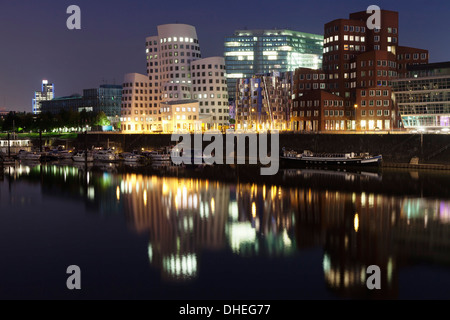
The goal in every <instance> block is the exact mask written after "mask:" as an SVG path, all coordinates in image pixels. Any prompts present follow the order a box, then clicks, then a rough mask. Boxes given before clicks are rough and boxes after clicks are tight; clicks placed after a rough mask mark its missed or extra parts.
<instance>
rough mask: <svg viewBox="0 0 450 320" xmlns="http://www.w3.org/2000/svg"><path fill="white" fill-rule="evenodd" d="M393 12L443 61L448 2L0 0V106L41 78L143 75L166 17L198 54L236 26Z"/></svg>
mask: <svg viewBox="0 0 450 320" xmlns="http://www.w3.org/2000/svg"><path fill="white" fill-rule="evenodd" d="M72 4H75V5H78V6H79V7H80V8H81V27H82V29H81V30H73V31H71V30H68V29H67V28H66V20H67V18H68V17H69V15H68V14H67V13H66V9H67V7H68V6H69V5H72ZM372 4H375V5H378V6H379V7H381V8H382V9H386V10H393V11H398V12H399V15H400V26H399V39H400V45H404V46H412V47H418V48H424V49H428V50H430V62H440V61H448V60H450V54H449V53H450V35H449V33H448V32H449V30H450V19H449V18H448V17H449V13H450V2H449V1H446V0H428V1H418V0H410V1H394V0H391V1H384V0H383V1H378V0H377V1H374V0H370V1H365V0H341V1H339V0H334V1H333V0H316V1H302V0H277V1H275V0H272V1H268V0H259V1H245V0H240V1H236V0H227V1H220V2H219V1H216V0H191V1H179V0H171V1H153V0H146V1H144V0H128V1H123V0H121V1H119V0H71V1H65V0H39V1H36V0H17V1H12V0H1V2H0V108H2V107H3V108H6V109H7V110H18V111H31V100H32V98H33V93H34V91H35V90H38V89H39V88H40V83H41V80H42V79H48V80H49V81H51V82H53V83H55V91H56V96H65V95H70V94H72V93H82V90H83V89H86V88H95V87H98V86H99V85H100V84H102V83H104V82H107V83H114V82H115V83H116V84H121V82H122V78H123V75H124V74H125V73H128V72H140V73H145V70H146V67H145V63H146V61H145V37H147V36H151V35H156V33H157V30H156V27H157V25H159V24H166V23H176V22H179V23H186V24H191V25H193V26H195V27H196V29H197V34H198V36H199V41H200V47H201V50H202V56H203V57H208V56H216V55H223V40H224V37H225V36H227V35H232V34H233V32H234V30H236V29H244V28H246V27H247V28H248V29H258V28H259V29H270V28H274V27H275V28H280V29H281V28H288V29H292V30H298V31H304V32H310V33H318V34H323V25H324V24H325V23H326V22H329V21H332V20H334V19H339V18H348V15H349V13H351V12H357V11H363V10H366V8H367V7H368V6H369V5H372Z"/></svg>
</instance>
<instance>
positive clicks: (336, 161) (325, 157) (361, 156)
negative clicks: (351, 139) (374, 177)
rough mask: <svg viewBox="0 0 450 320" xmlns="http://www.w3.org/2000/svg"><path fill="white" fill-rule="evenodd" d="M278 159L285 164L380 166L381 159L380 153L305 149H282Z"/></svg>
mask: <svg viewBox="0 0 450 320" xmlns="http://www.w3.org/2000/svg"><path fill="white" fill-rule="evenodd" d="M280 160H281V161H282V163H284V164H285V165H288V166H289V165H300V166H338V167H350V166H358V167H359V166H368V167H372V166H380V165H381V163H382V161H383V156H382V155H370V154H369V153H367V152H364V153H355V152H348V153H313V152H311V151H309V150H305V151H304V152H303V153H297V152H295V151H286V150H283V151H282V154H281V156H280Z"/></svg>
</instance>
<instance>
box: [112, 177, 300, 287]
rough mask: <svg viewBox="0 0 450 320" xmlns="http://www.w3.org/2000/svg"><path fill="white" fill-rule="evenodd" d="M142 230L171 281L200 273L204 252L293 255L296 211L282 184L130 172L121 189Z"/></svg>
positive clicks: (131, 215) (128, 211)
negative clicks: (231, 182)
mask: <svg viewBox="0 0 450 320" xmlns="http://www.w3.org/2000/svg"><path fill="white" fill-rule="evenodd" d="M117 188H118V189H117V197H118V198H120V199H121V200H123V201H124V207H125V213H126V215H127V217H128V219H129V221H130V222H132V225H133V228H135V230H136V231H137V232H138V233H143V232H149V235H150V243H149V249H148V250H149V252H148V254H149V258H150V261H151V263H152V265H155V266H157V267H158V268H161V269H162V273H163V277H164V278H166V279H169V280H189V279H193V278H195V277H196V276H197V270H198V263H199V262H198V259H199V252H200V251H201V250H203V249H210V250H220V249H225V248H226V246H227V243H228V244H229V246H230V247H231V250H232V251H233V252H234V253H237V254H239V255H244V256H248V255H259V254H268V255H276V254H279V253H285V254H286V253H291V252H292V251H293V250H290V249H292V248H293V246H292V243H293V240H292V239H291V238H292V234H291V232H289V230H291V227H292V225H293V221H292V217H293V212H292V211H291V210H290V207H289V200H288V198H286V197H284V194H283V192H284V191H283V190H282V189H281V188H277V187H275V186H274V187H266V186H257V185H255V184H252V185H242V186H239V187H238V189H237V191H236V189H235V188H234V186H230V185H225V184H223V183H219V182H210V181H208V180H197V179H176V178H157V177H155V176H153V177H145V176H141V175H135V174H129V175H125V176H123V180H122V181H121V182H120V185H119V186H118V187H117Z"/></svg>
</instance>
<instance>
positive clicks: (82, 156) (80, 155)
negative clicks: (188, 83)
mask: <svg viewBox="0 0 450 320" xmlns="http://www.w3.org/2000/svg"><path fill="white" fill-rule="evenodd" d="M72 159H73V161H75V162H85V161H87V162H93V161H94V156H93V155H92V154H91V153H89V152H88V153H87V155H86V152H77V153H75V154H74V155H73V157H72Z"/></svg>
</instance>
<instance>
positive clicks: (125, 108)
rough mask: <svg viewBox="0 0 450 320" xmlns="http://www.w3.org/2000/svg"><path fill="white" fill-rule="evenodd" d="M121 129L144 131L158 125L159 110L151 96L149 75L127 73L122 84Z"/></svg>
mask: <svg viewBox="0 0 450 320" xmlns="http://www.w3.org/2000/svg"><path fill="white" fill-rule="evenodd" d="M122 87H123V89H122V109H121V115H120V122H121V129H122V131H123V132H126V133H144V132H150V131H152V130H155V128H157V127H158V117H159V115H158V110H156V109H155V108H153V104H152V102H151V101H149V97H150V96H151V94H152V93H153V89H152V87H151V83H150V81H149V80H148V77H147V76H146V75H143V74H139V73H127V74H126V75H125V76H124V79H123V84H122Z"/></svg>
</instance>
